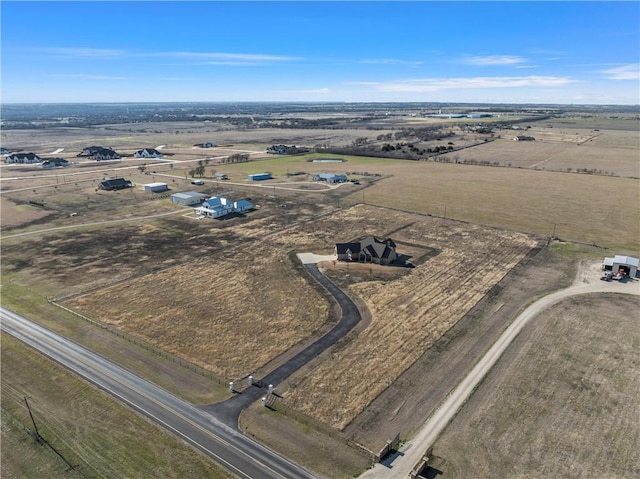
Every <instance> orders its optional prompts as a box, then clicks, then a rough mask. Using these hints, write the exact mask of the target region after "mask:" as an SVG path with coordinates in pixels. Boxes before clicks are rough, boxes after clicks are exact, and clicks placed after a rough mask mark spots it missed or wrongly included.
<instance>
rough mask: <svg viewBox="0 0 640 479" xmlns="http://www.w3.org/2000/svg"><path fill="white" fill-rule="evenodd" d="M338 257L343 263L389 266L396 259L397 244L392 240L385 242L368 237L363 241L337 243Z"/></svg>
mask: <svg viewBox="0 0 640 479" xmlns="http://www.w3.org/2000/svg"><path fill="white" fill-rule="evenodd" d="M336 255H337V257H338V260H342V261H360V262H363V263H376V264H383V265H388V264H391V263H393V262H394V261H395V260H396V258H397V254H396V244H395V242H394V241H393V240H392V239H391V238H385V239H383V240H381V239H378V238H376V237H375V236H367V237H366V238H364V239H362V240H361V241H352V242H350V243H336Z"/></svg>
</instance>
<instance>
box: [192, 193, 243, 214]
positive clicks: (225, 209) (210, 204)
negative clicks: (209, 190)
mask: <svg viewBox="0 0 640 479" xmlns="http://www.w3.org/2000/svg"><path fill="white" fill-rule="evenodd" d="M252 209H253V204H252V203H251V202H250V201H249V200H238V201H235V202H234V201H231V200H228V199H227V198H222V197H220V196H212V197H211V198H209V199H208V200H205V201H204V202H203V203H202V205H201V206H199V207H198V208H195V210H196V213H198V214H199V215H200V216H204V217H207V218H221V217H223V216H227V215H230V214H232V213H245V212H247V211H249V210H252Z"/></svg>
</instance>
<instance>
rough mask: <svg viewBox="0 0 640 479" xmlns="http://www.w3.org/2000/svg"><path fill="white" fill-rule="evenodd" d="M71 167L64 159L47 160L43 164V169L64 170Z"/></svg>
mask: <svg viewBox="0 0 640 479" xmlns="http://www.w3.org/2000/svg"><path fill="white" fill-rule="evenodd" d="M65 166H69V162H68V161H67V160H65V159H64V158H47V159H46V160H44V161H43V162H42V167H43V168H63V167H65Z"/></svg>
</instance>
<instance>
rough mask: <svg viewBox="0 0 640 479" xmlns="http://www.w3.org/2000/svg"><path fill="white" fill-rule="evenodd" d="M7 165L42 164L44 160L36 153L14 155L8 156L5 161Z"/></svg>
mask: <svg viewBox="0 0 640 479" xmlns="http://www.w3.org/2000/svg"><path fill="white" fill-rule="evenodd" d="M4 161H5V163H22V164H24V163H41V162H42V158H40V157H39V156H38V155H36V154H35V153H13V154H12V155H9V156H7V158H6V159H5V160H4Z"/></svg>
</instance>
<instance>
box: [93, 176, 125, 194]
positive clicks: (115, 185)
mask: <svg viewBox="0 0 640 479" xmlns="http://www.w3.org/2000/svg"><path fill="white" fill-rule="evenodd" d="M132 186H133V185H132V183H131V181H129V180H125V179H124V178H113V179H111V180H105V181H103V182H101V183H100V184H99V185H98V188H100V189H101V190H106V191H113V190H124V189H125V188H131V187H132Z"/></svg>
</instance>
